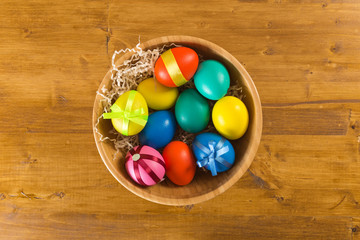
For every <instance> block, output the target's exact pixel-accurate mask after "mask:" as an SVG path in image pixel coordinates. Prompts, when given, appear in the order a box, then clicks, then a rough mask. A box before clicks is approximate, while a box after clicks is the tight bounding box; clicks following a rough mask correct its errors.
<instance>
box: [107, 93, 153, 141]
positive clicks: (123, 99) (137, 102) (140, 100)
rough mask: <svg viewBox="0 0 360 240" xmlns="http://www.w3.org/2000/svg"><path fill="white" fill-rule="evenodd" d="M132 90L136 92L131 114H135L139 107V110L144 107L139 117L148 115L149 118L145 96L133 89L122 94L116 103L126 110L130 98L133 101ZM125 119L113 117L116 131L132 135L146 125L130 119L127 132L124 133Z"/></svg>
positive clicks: (112, 120)
mask: <svg viewBox="0 0 360 240" xmlns="http://www.w3.org/2000/svg"><path fill="white" fill-rule="evenodd" d="M131 92H132V94H134V92H135V94H134V97H133V100H132V104H131V108H130V111H129V112H130V114H134V111H136V110H137V109H138V110H137V111H139V109H143V111H142V113H141V114H140V115H139V117H141V116H143V117H144V116H146V117H145V118H146V119H147V116H148V107H147V104H146V101H145V98H144V97H143V96H142V95H141V93H139V92H137V91H135V90H131V91H128V92H126V93H124V94H122V95H121V96H120V97H119V98H118V99H117V100H116V102H115V104H116V105H118V106H119V107H120V108H121V109H123V110H125V109H126V104H127V103H128V101H129V100H130V101H131V97H130V93H131ZM129 97H130V98H129ZM125 121H126V120H125V119H124V118H111V122H112V124H113V126H114V128H115V129H116V131H118V132H119V133H122V134H123V135H127V136H131V135H135V134H138V133H139V132H140V131H141V130H143V128H144V127H145V125H143V126H142V125H139V124H137V123H135V122H133V121H128V128H127V134H125V133H124V129H125V126H126V123H125Z"/></svg>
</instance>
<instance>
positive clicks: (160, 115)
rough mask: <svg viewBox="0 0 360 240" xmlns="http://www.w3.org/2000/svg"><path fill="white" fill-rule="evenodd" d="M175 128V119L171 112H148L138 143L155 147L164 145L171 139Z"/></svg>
mask: <svg viewBox="0 0 360 240" xmlns="http://www.w3.org/2000/svg"><path fill="white" fill-rule="evenodd" d="M175 130H176V120H175V116H174V114H173V113H172V112H170V111H165V110H164V111H157V112H154V113H152V114H150V116H149V119H148V122H147V123H146V126H145V128H144V129H143V130H142V131H141V132H140V133H139V141H140V144H142V145H147V146H150V147H153V148H156V149H157V148H162V147H165V146H166V145H167V144H168V143H169V142H170V141H171V140H172V139H173V137H174V134H175Z"/></svg>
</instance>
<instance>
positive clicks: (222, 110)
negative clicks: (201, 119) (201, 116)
mask: <svg viewBox="0 0 360 240" xmlns="http://www.w3.org/2000/svg"><path fill="white" fill-rule="evenodd" d="M212 120H213V123H214V126H215V128H216V130H218V132H219V133H220V134H221V135H223V136H224V137H226V138H228V139H230V140H235V139H238V138H240V137H242V136H243V135H244V134H245V132H246V130H247V128H248V125H249V113H248V110H247V108H246V106H245V104H244V103H243V102H242V101H241V100H240V99H238V98H236V97H233V96H226V97H223V98H221V99H220V100H219V101H217V102H216V103H215V105H214V108H213V112H212Z"/></svg>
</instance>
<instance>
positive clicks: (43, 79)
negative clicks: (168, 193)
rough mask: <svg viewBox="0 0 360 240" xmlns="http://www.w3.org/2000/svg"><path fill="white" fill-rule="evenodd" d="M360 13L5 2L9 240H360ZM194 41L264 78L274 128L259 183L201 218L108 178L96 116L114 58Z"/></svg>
mask: <svg viewBox="0 0 360 240" xmlns="http://www.w3.org/2000/svg"><path fill="white" fill-rule="evenodd" d="M359 15H360V2H359V1H355V0H345V1H340V0H334V1H328V0H324V1H309V0H304V1H302V0H300V1H299V0H297V1H281V0H274V1H272V0H269V1H262V0H259V1H250V0H244V1H242V0H240V1H232V0H231V1H225V0H224V1H209V0H207V1H204V0H202V1H191V0H180V1H105V0H92V1H86V0H74V1H48V0H30V1H27V0H22V1H13V0H1V2H0V19H1V21H0V40H1V41H0V100H1V104H0V115H1V117H0V238H1V239H185V238H186V239H337V240H338V239H360V237H359V236H360V233H359V232H360V204H359V201H360V191H359V190H360V157H359V156H360V17H359ZM139 35H140V36H141V41H142V42H144V41H147V40H149V39H152V38H155V37H159V36H165V35H190V36H196V37H200V38H204V39H207V40H209V41H211V42H214V43H216V44H218V45H220V46H222V47H223V48H225V49H226V50H228V51H229V52H230V53H231V54H233V55H234V56H235V57H236V58H237V59H238V60H239V61H240V62H241V63H242V64H243V65H244V66H245V68H246V69H247V70H248V72H249V73H250V75H251V76H252V78H253V80H254V82H255V84H256V86H257V88H258V91H259V94H260V97H261V100H262V106H263V114H264V128H263V136H262V140H261V144H260V147H259V150H258V153H257V156H256V158H255V160H254V162H253V164H252V165H251V167H250V169H249V171H248V172H247V173H246V174H245V175H244V176H243V177H242V178H241V179H240V180H239V181H238V182H237V183H236V184H235V185H234V186H233V187H232V188H230V189H229V190H228V191H226V192H225V193H223V194H222V195H220V196H218V197H216V198H214V199H212V200H209V201H207V202H204V203H201V204H196V205H194V206H184V207H170V206H162V205H158V204H155V203H151V202H148V201H146V200H143V199H141V198H139V197H137V196H135V195H134V194H132V193H130V192H129V191H127V190H126V189H125V188H124V187H122V186H121V185H120V184H119V183H118V182H117V181H116V180H115V179H114V178H113V177H112V176H111V174H110V173H109V172H108V171H107V169H106V167H105V165H104V164H103V162H102V161H101V158H100V156H99V154H98V152H97V149H96V146H95V142H94V138H93V133H92V123H91V116H92V106H93V101H94V99H95V93H96V90H97V88H98V85H99V83H100V82H101V80H102V78H103V77H104V75H105V73H106V72H107V71H108V69H109V67H110V61H111V56H112V53H113V52H114V50H118V49H122V48H125V47H133V46H135V45H136V44H137V43H138V37H139Z"/></svg>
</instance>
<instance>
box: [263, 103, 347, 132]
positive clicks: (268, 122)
mask: <svg viewBox="0 0 360 240" xmlns="http://www.w3.org/2000/svg"><path fill="white" fill-rule="evenodd" d="M263 114H264V128H263V134H264V135H346V133H347V130H348V127H349V116H350V109H331V110H329V109H292V108H263Z"/></svg>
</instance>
